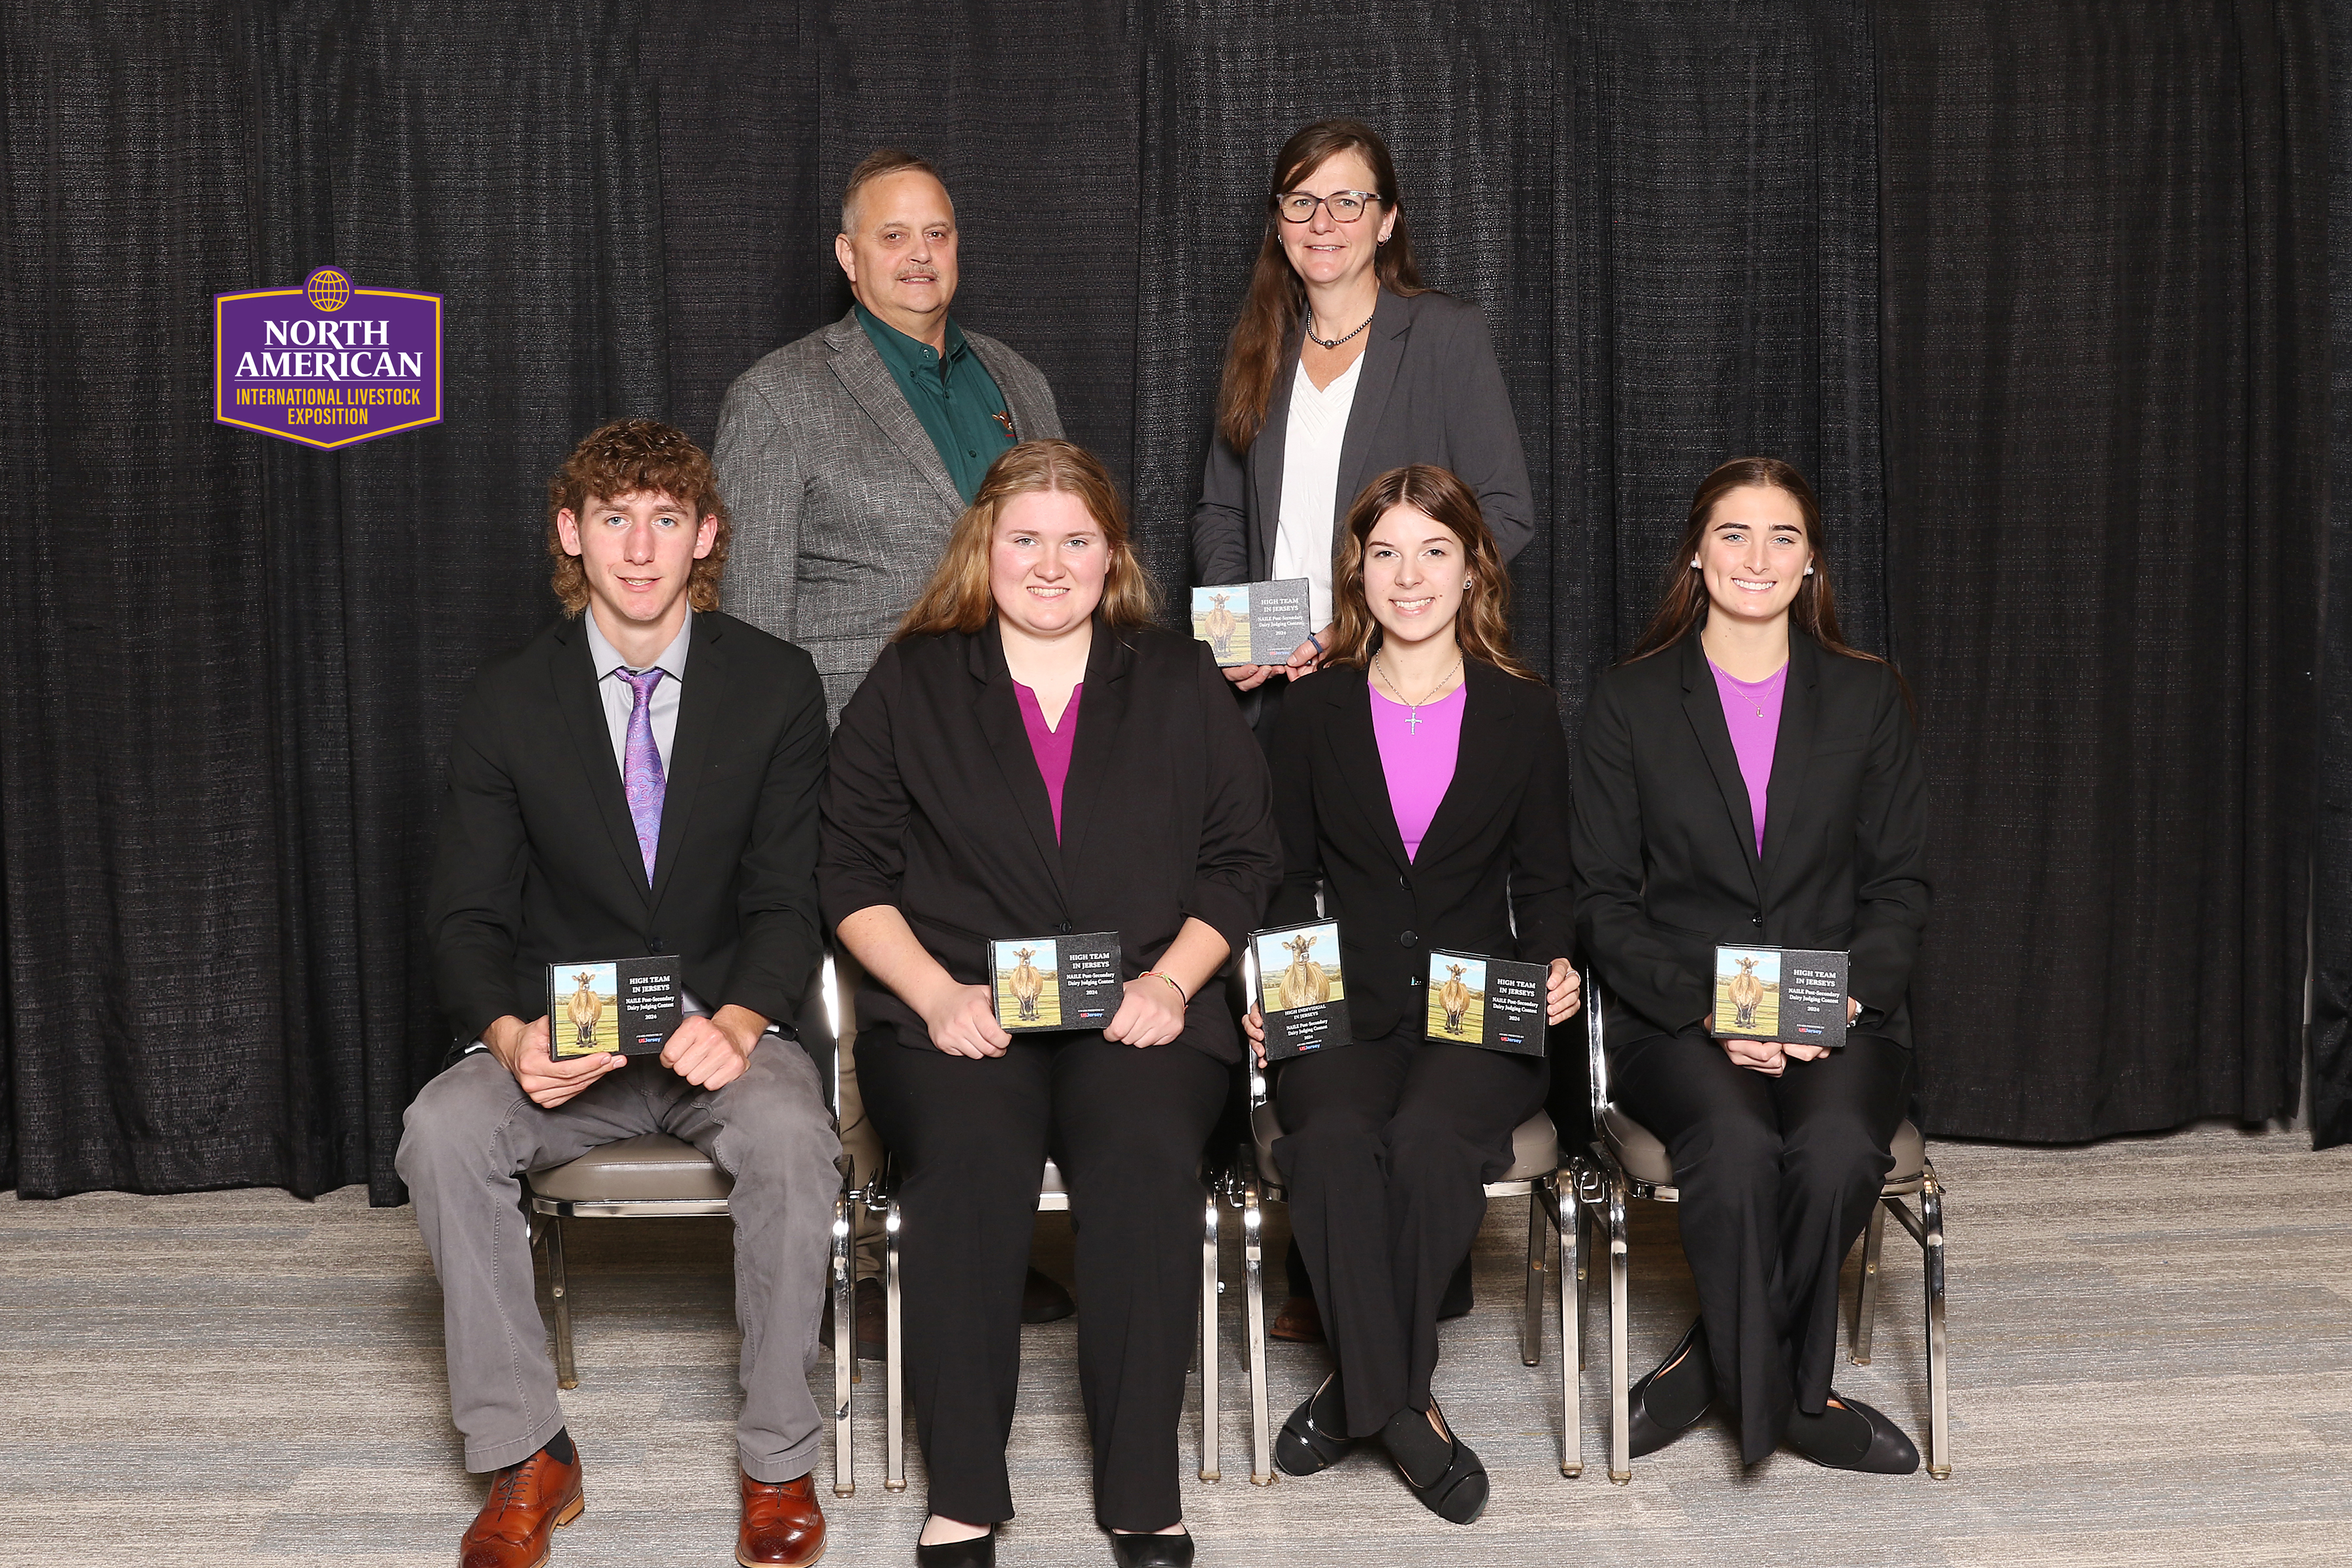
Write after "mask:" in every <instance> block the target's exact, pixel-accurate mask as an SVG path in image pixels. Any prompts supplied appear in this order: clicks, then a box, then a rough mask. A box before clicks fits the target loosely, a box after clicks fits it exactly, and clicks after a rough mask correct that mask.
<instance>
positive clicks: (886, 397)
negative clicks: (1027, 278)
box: [714, 310, 1062, 720]
mask: <svg viewBox="0 0 2352 1568" xmlns="http://www.w3.org/2000/svg"><path fill="white" fill-rule="evenodd" d="M964 337H965V339H966V340H967V341H968V342H970V343H971V347H972V352H973V353H977V354H978V355H980V363H982V364H984V365H986V366H987V367H988V374H990V375H992V376H994V377H995V378H996V384H997V386H998V388H999V389H1000V390H1002V391H1003V394H1004V397H1005V401H1006V403H1007V404H1008V405H1010V407H1011V411H1012V415H1013V432H1014V434H1016V435H1017V436H1019V437H1021V438H1022V439H1023V440H1024V441H1025V440H1028V439H1029V438H1031V437H1040V436H1059V435H1060V434H1061V433H1062V421H1061V416H1059V415H1058V414H1056V413H1055V409H1054V392H1053V388H1051V387H1050V386H1048V385H1046V384H1045V377H1044V376H1043V375H1041V374H1038V371H1037V367H1036V366H1034V365H1033V364H1031V363H1029V362H1028V361H1027V360H1025V359H1023V358H1022V357H1021V356H1020V355H1019V354H1017V353H1013V351H1012V350H1011V349H1009V348H1006V347H1005V346H1004V345H1003V343H1000V342H997V341H996V340H995V339H994V338H988V337H982V335H981V334H980V333H978V332H975V331H971V330H969V329H966V331H965V332H964ZM714 458H715V460H716V463H717V466H718V470H719V494H720V495H721V496H723V497H724V498H725V499H726V501H727V510H728V514H729V516H730V518H731V519H732V520H733V522H734V543H733V545H732V546H731V547H730V551H729V553H728V559H727V576H726V580H725V584H724V585H723V587H722V588H721V589H720V604H721V605H722V606H723V607H724V608H725V609H726V611H727V613H728V614H730V615H731V616H740V618H742V619H744V620H747V621H749V622H751V624H752V625H753V626H758V627H759V628H760V629H761V631H764V632H767V633H770V634H771V635H772V636H775V637H782V638H784V639H785V640H786V641H788V642H794V643H798V644H799V645H800V646H801V647H804V648H806V649H807V650H808V652H809V657H810V658H814V660H815V661H816V668H817V674H818V675H819V676H821V677H823V678H824V705H825V717H826V718H827V719H828V720H838V719H839V718H840V717H841V707H842V704H843V703H845V702H846V701H848V700H849V698H850V695H851V693H853V692H855V691H856V689H857V685H858V682H860V681H862V680H864V679H866V671H867V670H868V669H870V668H873V666H874V659H875V656H876V655H877V654H878V653H880V652H881V651H882V645H883V643H884V642H885V641H887V639H888V637H889V636H890V633H891V632H892V631H893V630H894V629H895V628H896V627H897V626H898V617H899V616H902V615H904V614H905V613H906V610H907V606H908V605H911V604H913V603H914V602H915V596H916V595H918V594H920V593H921V592H922V591H923V585H924V584H927V583H929V581H930V580H931V572H932V569H933V568H935V567H936V566H938V564H939V561H940V552H942V551H943V550H944V549H945V548H946V547H947V541H948V535H949V533H950V531H952V530H953V528H954V527H955V521H956V519H957V518H958V517H959V516H961V515H962V512H963V498H962V497H961V496H960V495H958V494H957V493H956V488H955V481H954V480H952V479H949V478H948V468H947V465H946V464H945V463H943V462H941V461H940V454H939V450H938V448H936V447H933V446H932V445H931V438H930V437H929V436H928V435H926V434H925V433H924V431H923V426H922V424H921V422H920V421H919V420H918V419H917V418H916V417H915V411H914V410H913V409H912V408H910V407H908V405H907V398H906V395H905V394H904V393H902V392H900V391H899V390H898V383H897V382H895V381H893V380H891V379H890V372H889V369H888V367H887V366H886V365H884V364H883V363H882V356H881V355H880V354H878V353H875V352H874V344H873V342H872V341H871V340H869V339H868V338H867V337H866V330H865V328H863V327H861V326H859V325H858V322H857V312H856V310H851V311H850V312H849V313H848V314H847V315H845V316H844V317H842V318H841V320H839V321H835V322H834V323H833V325H831V326H829V327H825V328H823V329H822V330H820V331H814V332H811V333H810V334H809V335H808V336H807V337H804V338H803V339H801V340H800V342H796V343H788V344H786V345H785V346H784V347H782V348H780V349H778V350H777V351H776V352H775V353H772V354H770V355H768V356H767V357H766V358H765V359H763V360H761V362H760V363H757V364H755V365H753V366H752V367H751V369H750V370H747V371H745V372H744V373H743V374H741V375H740V376H737V377H736V378H735V384H734V385H733V386H730V387H729V388H728V389H727V401H726V403H725V404H724V405H722V406H721V407H720V408H719V447H718V450H717V452H716V453H715V454H714Z"/></svg>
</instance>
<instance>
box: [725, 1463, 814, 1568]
mask: <svg viewBox="0 0 2352 1568" xmlns="http://www.w3.org/2000/svg"><path fill="white" fill-rule="evenodd" d="M741 1479H742V1491H743V1523H742V1527H741V1528H740V1529H739V1530H738V1531H736V1532H735V1561H736V1562H738V1563H741V1564H742V1565H743V1568H806V1565H807V1564H808V1563H814V1562H815V1561H816V1560H817V1559H818V1558H820V1557H822V1556H824V1510H823V1509H821V1508H819V1507H817V1505H816V1472H815V1471H814V1470H811V1471H810V1472H809V1473H808V1474H807V1475H804V1476H803V1477H802V1478H801V1479H799V1480H796V1481H782V1482H776V1483H770V1482H767V1481H755V1480H753V1479H751V1477H750V1476H743V1477H742V1478H741Z"/></svg>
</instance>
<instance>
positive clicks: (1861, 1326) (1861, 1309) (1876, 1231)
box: [1846, 1198, 1888, 1366]
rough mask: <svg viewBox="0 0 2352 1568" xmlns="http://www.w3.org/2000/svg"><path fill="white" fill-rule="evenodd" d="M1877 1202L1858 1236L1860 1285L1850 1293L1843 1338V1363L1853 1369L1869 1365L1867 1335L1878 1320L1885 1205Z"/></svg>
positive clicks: (1868, 1340)
mask: <svg viewBox="0 0 2352 1568" xmlns="http://www.w3.org/2000/svg"><path fill="white" fill-rule="evenodd" d="M1887 1202H1888V1200H1887V1199H1885V1198H1881V1199H1880V1200H1879V1201H1878V1202H1876V1203H1874V1204H1873V1205H1870V1224H1869V1225H1868V1226H1864V1229H1863V1233H1862V1282H1861V1284H1860V1286H1859V1287H1858V1288H1857V1289H1855V1291H1854V1293H1853V1328H1852V1330H1851V1331H1849V1332H1848V1334H1847V1336H1846V1359H1847V1360H1848V1361H1850V1362H1852V1363H1853V1364H1854V1365H1856V1366H1868V1365H1869V1364H1870V1334H1871V1330H1872V1328H1873V1327H1874V1326H1875V1324H1876V1322H1877V1319H1878V1258H1879V1253H1880V1250H1881V1249H1882V1247H1884V1246H1885V1241H1886V1205H1887Z"/></svg>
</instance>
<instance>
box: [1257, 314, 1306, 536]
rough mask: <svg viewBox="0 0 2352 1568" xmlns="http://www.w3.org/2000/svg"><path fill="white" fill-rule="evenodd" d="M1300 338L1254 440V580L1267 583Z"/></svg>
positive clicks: (1278, 375) (1279, 508)
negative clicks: (1291, 391) (1291, 392)
mask: <svg viewBox="0 0 2352 1568" xmlns="http://www.w3.org/2000/svg"><path fill="white" fill-rule="evenodd" d="M1298 349H1299V340H1298V339H1297V337H1296V336H1294V337H1293V338H1292V339H1291V342H1290V346H1289V348H1288V349H1287V350H1286V351H1285V353H1284V354H1283V360H1282V364H1283V369H1282V370H1281V371H1280V372H1278V373H1276V376H1275V378H1274V388H1273V390H1272V391H1270V392H1269V393H1267V394H1266V399H1265V424H1264V425H1262V426H1259V427H1258V432H1257V439H1256V440H1255V441H1253V442H1251V443H1250V449H1249V471H1250V492H1251V497H1252V500H1254V502H1255V504H1254V505H1252V506H1251V507H1250V509H1249V527H1250V537H1249V551H1250V581H1251V582H1253V583H1263V582H1265V580H1266V579H1267V578H1268V577H1270V576H1272V575H1273V574H1274V538H1275V535H1276V533H1277V532H1278V531H1280V530H1281V528H1282V455H1283V449H1284V448H1285V447H1286V446H1288V445H1289V442H1290V388H1291V384H1292V383H1293V382H1295V381H1296V380H1297V378H1298Z"/></svg>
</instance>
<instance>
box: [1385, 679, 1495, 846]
mask: <svg viewBox="0 0 2352 1568" xmlns="http://www.w3.org/2000/svg"><path fill="white" fill-rule="evenodd" d="M1364 688H1365V689H1366V690H1368V691H1370V690H1371V682H1370V681H1366V682H1365V683H1364ZM1469 689H1470V687H1469V683H1468V682H1466V681H1465V682H1464V683H1463V684H1462V685H1460V686H1457V687H1455V688H1454V689H1453V690H1452V691H1449V692H1447V693H1446V694H1445V695H1444V697H1442V698H1440V699H1439V700H1436V701H1434V702H1424V703H1423V704H1422V705H1421V707H1420V708H1419V709H1417V710H1415V709H1409V708H1407V707H1406V706H1405V705H1404V704H1403V703H1402V702H1391V701H1390V700H1388V699H1387V698H1385V697H1383V696H1381V694H1380V693H1379V692H1378V691H1372V738H1373V739H1374V740H1376V741H1378V742H1380V745H1381V772H1382V773H1386V774H1387V775H1388V780H1389V809H1390V810H1391V811H1393V812H1395V813H1396V825H1397V836H1398V837H1401V838H1402V839H1403V840H1404V855H1405V858H1406V859H1408V860H1410V859H1412V858H1413V857H1414V856H1416V855H1418V854H1420V853H1421V841H1422V839H1423V837H1425V836H1426V835H1427V834H1428V832H1429V822H1430V818H1432V817H1433V816H1436V815H1437V803H1438V802H1440V801H1442V800H1444V798H1445V786H1446V785H1448V784H1452V783H1453V782H1454V758H1455V757H1456V756H1457V755H1458V754H1459V753H1460V752H1461V750H1462V710H1463V707H1464V705H1465V698H1466V694H1467V693H1468V691H1469Z"/></svg>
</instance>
